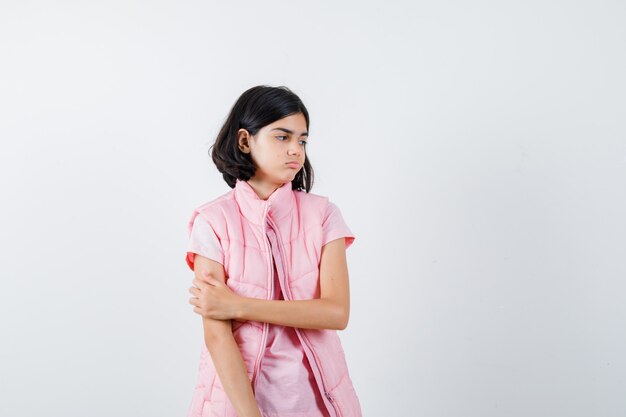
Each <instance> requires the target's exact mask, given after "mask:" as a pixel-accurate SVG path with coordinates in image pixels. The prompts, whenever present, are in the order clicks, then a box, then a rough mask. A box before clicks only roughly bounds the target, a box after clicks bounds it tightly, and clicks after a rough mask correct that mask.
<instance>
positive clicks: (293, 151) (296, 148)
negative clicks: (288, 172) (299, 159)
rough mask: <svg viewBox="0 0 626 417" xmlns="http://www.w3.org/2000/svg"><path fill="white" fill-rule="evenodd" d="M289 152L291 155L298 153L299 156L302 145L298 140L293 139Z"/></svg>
mask: <svg viewBox="0 0 626 417" xmlns="http://www.w3.org/2000/svg"><path fill="white" fill-rule="evenodd" d="M289 153H290V154H291V155H298V156H300V145H299V144H298V142H297V141H292V142H291V143H290V144H289Z"/></svg>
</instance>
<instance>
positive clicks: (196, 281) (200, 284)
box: [192, 278, 208, 289]
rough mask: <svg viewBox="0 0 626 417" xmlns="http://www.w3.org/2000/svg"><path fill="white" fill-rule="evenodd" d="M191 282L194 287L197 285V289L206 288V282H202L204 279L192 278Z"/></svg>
mask: <svg viewBox="0 0 626 417" xmlns="http://www.w3.org/2000/svg"><path fill="white" fill-rule="evenodd" d="M192 283H193V284H194V285H195V286H196V287H198V289H202V288H206V287H207V285H208V284H207V283H206V282H204V281H202V280H200V279H198V278H194V279H193V281H192Z"/></svg>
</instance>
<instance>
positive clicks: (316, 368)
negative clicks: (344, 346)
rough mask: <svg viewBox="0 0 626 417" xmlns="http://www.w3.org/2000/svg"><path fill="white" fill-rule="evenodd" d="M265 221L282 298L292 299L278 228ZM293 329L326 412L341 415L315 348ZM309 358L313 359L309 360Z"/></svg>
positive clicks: (268, 219) (298, 329)
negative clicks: (273, 243)
mask: <svg viewBox="0 0 626 417" xmlns="http://www.w3.org/2000/svg"><path fill="white" fill-rule="evenodd" d="M267 221H268V222H269V223H270V225H271V226H272V232H273V233H272V234H273V236H274V238H275V239H276V247H277V249H278V255H279V258H280V259H279V261H278V262H276V269H277V271H278V282H279V283H280V286H281V288H282V290H283V296H284V298H285V299H289V300H293V298H292V297H291V289H290V288H288V287H289V286H288V285H287V277H286V276H285V274H284V272H285V269H284V265H283V259H284V251H283V247H282V243H281V241H280V237H279V236H278V233H277V232H276V231H277V230H278V228H277V227H276V225H275V224H274V222H273V221H272V220H271V219H270V218H269V216H268V218H267ZM281 272H282V273H283V274H282V279H281ZM294 330H295V332H296V334H297V335H298V338H299V339H300V343H302V345H303V346H304V348H305V349H304V350H305V353H306V355H307V359H308V360H309V364H310V365H311V369H312V370H313V374H314V376H315V380H316V382H317V384H318V389H319V390H320V392H321V393H322V395H323V399H324V404H325V405H326V408H327V410H328V412H329V413H330V415H331V416H333V417H335V416H336V417H341V416H342V414H341V411H340V410H339V408H338V407H337V405H336V404H335V400H334V398H333V397H332V396H331V395H330V392H329V391H328V390H327V388H326V387H327V386H328V383H327V382H326V379H325V378H324V373H323V372H322V368H321V367H320V365H319V361H318V357H317V354H316V353H315V350H314V349H313V346H312V345H311V344H310V342H309V340H308V338H307V337H306V335H305V334H304V332H302V331H301V329H300V328H298V327H294ZM311 358H312V359H313V360H311ZM328 403H330V407H329V406H328Z"/></svg>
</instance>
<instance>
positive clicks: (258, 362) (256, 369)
mask: <svg viewBox="0 0 626 417" xmlns="http://www.w3.org/2000/svg"><path fill="white" fill-rule="evenodd" d="M268 208H269V205H268V204H266V205H265V210H264V212H263V218H265V215H266V213H267V210H268ZM263 235H264V236H265V239H264V241H265V246H266V249H267V252H268V256H267V259H268V262H269V263H268V265H269V266H270V274H269V275H270V280H269V286H268V288H269V298H268V299H269V300H271V299H272V298H273V297H274V265H273V264H272V250H271V248H270V246H269V244H268V239H267V234H266V227H265V225H264V226H263ZM268 328H269V324H268V323H263V332H262V336H261V347H260V349H259V352H258V353H257V355H256V360H255V362H254V369H253V371H252V378H251V384H252V392H253V393H256V378H257V376H258V373H259V369H260V367H261V356H262V355H263V352H264V351H265V343H266V342H267V333H268Z"/></svg>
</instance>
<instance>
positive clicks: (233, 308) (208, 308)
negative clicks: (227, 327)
mask: <svg viewBox="0 0 626 417" xmlns="http://www.w3.org/2000/svg"><path fill="white" fill-rule="evenodd" d="M192 282H193V284H194V285H195V287H189V292H190V293H191V294H192V295H193V297H191V298H190V299H189V304H192V305H194V306H195V307H194V309H193V311H194V312H195V313H198V314H200V315H201V316H202V317H206V318H211V319H216V320H229V319H234V318H236V315H237V314H236V313H237V306H238V303H239V301H240V299H241V297H240V296H239V295H237V294H235V293H234V292H233V291H232V290H231V289H230V288H229V287H228V285H226V284H225V283H223V282H222V281H219V280H217V279H215V278H213V277H211V275H209V274H208V273H205V274H204V280H199V279H198V278H194V279H193V281H192Z"/></svg>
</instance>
